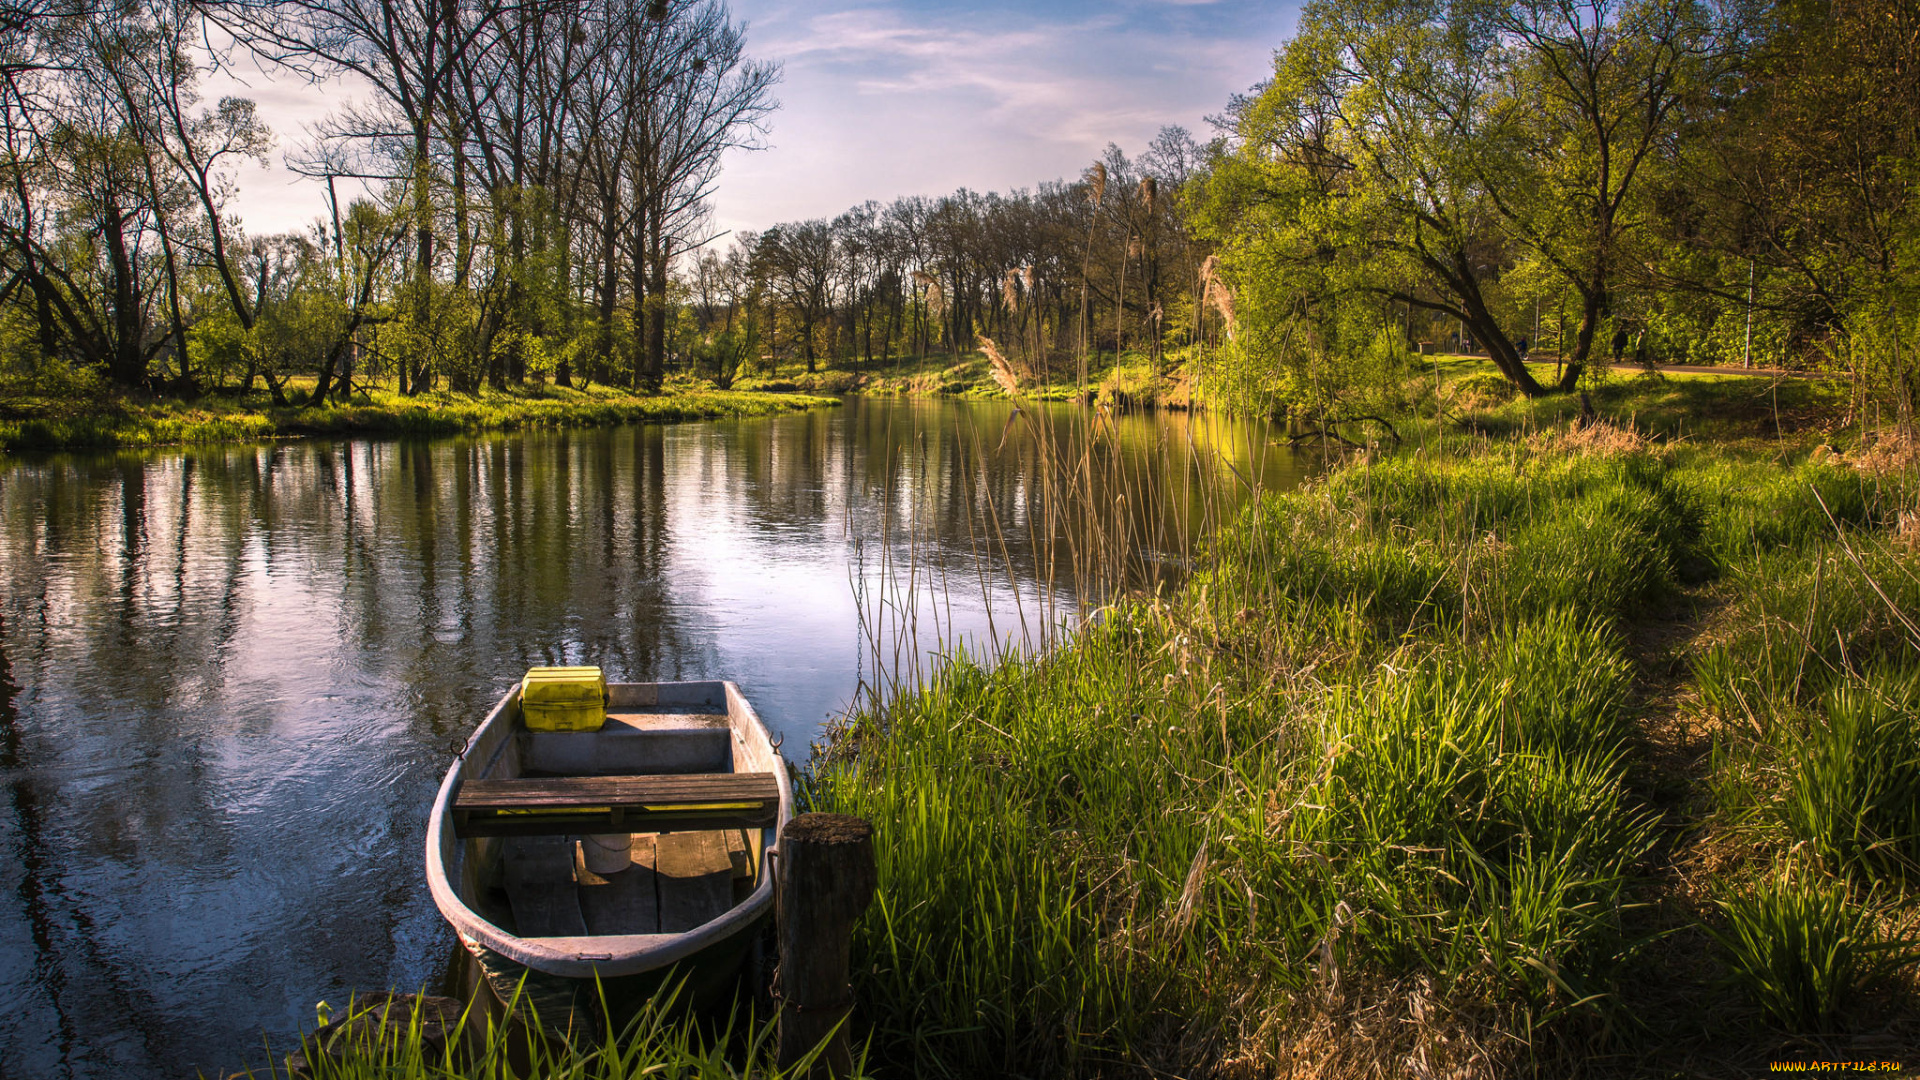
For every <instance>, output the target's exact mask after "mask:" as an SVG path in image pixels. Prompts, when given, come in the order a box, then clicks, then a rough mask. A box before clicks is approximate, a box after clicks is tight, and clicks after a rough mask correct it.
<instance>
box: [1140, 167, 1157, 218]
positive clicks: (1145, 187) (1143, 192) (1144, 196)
mask: <svg viewBox="0 0 1920 1080" xmlns="http://www.w3.org/2000/svg"><path fill="white" fill-rule="evenodd" d="M1159 194H1160V183H1159V181H1157V180H1155V179H1154V178H1153V177H1151V176H1143V177H1141V178H1140V201H1141V202H1143V203H1145V204H1146V207H1147V213H1149V214H1151V213H1153V202H1154V199H1155V198H1156V197H1158V196H1159Z"/></svg>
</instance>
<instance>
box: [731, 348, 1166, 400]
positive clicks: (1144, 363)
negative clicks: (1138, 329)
mask: <svg viewBox="0 0 1920 1080" xmlns="http://www.w3.org/2000/svg"><path fill="white" fill-rule="evenodd" d="M1166 367H1167V372H1168V373H1167V374H1166V375H1163V376H1161V377H1157V378H1156V377H1155V376H1154V375H1153V373H1152V371H1151V368H1150V362H1149V359H1148V357H1147V356H1146V355H1145V354H1144V353H1127V354H1125V355H1123V356H1121V357H1119V358H1118V360H1116V359H1115V357H1114V356H1113V354H1111V353H1103V354H1100V355H1097V356H1095V357H1093V358H1091V361H1090V363H1089V367H1088V371H1087V389H1086V390H1082V389H1081V388H1080V384H1079V373H1078V362H1077V361H1076V360H1056V361H1055V363H1054V366H1053V368H1052V369H1051V370H1049V371H1047V372H1044V373H1041V374H1034V373H1024V374H1022V375H1021V376H1020V377H1019V383H1018V388H1019V396H1020V397H1021V398H1023V399H1026V400H1029V401H1076V400H1081V399H1083V398H1085V399H1090V400H1093V401H1096V402H1103V403H1106V404H1109V405H1117V406H1123V407H1146V408H1152V407H1158V406H1162V405H1164V406H1168V407H1173V408H1186V407H1188V405H1189V404H1190V402H1189V397H1188V393H1187V390H1186V381H1185V379H1184V377H1183V375H1182V372H1181V368H1180V365H1179V364H1178V362H1177V361H1175V360H1168V361H1167V362H1166ZM735 385H736V386H737V387H740V388H741V389H749V390H768V391H800V392H803V393H832V394H856V393H857V394H887V395H895V396H904V397H961V398H1004V397H1006V396H1007V392H1006V390H1005V389H1004V388H1003V387H1002V386H1001V385H1000V384H999V383H998V382H997V381H995V379H994V376H993V364H992V362H991V361H990V360H988V358H987V354H986V353H985V352H982V351H979V350H970V351H967V352H963V353H958V354H951V355H949V354H937V355H932V356H928V357H925V358H924V359H916V358H912V357H903V358H898V359H896V360H894V361H890V362H888V363H884V364H882V363H875V364H874V365H872V366H865V365H860V364H854V365H852V366H844V365H836V366H830V367H829V366H823V367H822V368H821V369H820V370H819V371H816V372H807V371H805V370H789V368H787V367H775V368H774V369H773V370H771V371H769V372H767V373H765V374H760V375H754V376H751V377H746V378H742V379H740V380H739V381H738V382H736V383H735Z"/></svg>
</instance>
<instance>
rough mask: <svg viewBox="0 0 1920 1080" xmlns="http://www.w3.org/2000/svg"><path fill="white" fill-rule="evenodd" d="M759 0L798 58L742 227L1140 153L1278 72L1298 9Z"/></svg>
mask: <svg viewBox="0 0 1920 1080" xmlns="http://www.w3.org/2000/svg"><path fill="white" fill-rule="evenodd" d="M760 6H761V4H760V2H758V0H749V2H747V3H743V4H740V5H738V6H737V10H739V11H740V12H741V13H742V14H744V15H745V16H747V17H748V19H749V20H750V21H751V22H752V24H753V29H752V30H751V32H750V33H749V42H750V44H751V47H752V48H753V50H754V51H755V52H756V53H758V54H759V55H762V56H766V57H768V58H769V59H776V60H779V61H781V62H782V63H783V64H784V65H785V67H786V83H785V85H784V86H783V87H782V90H781V97H782V99H783V101H784V102H785V103H786V107H785V108H784V109H783V110H782V112H781V113H780V114H779V115H777V116H776V117H775V119H774V135H773V140H772V143H773V146H772V149H770V150H768V151H765V152H762V153H759V154H754V155H741V156H740V157H739V158H738V159H737V160H735V161H734V162H732V163H731V164H730V167H729V173H728V175H727V176H726V178H724V179H723V180H722V186H721V191H720V198H719V207H718V210H719V216H720V217H721V218H722V219H723V221H724V222H725V223H727V224H729V225H737V226H741V227H759V226H763V225H765V224H770V223H772V222H773V221H776V220H783V219H786V218H790V217H802V216H823V215H828V214H832V213H834V212H836V211H837V210H839V209H842V208H844V207H845V206H848V205H852V204H853V203H855V202H858V201H860V200H861V199H865V198H886V197H889V196H891V195H893V194H905V193H925V194H931V193H936V192H942V191H948V190H951V189H953V188H955V187H959V186H970V187H975V188H997V189H1002V190H1004V189H1006V188H1010V187H1016V186H1022V187H1024V186H1031V185H1032V184H1034V183H1035V182H1037V181H1041V180H1046V179H1052V178H1055V177H1062V176H1070V175H1074V174H1077V173H1078V172H1079V171H1080V169H1081V167H1083V166H1084V164H1085V163H1086V162H1088V161H1090V160H1091V159H1092V158H1093V156H1094V155H1096V154H1097V153H1099V152H1100V150H1101V148H1102V147H1104V146H1105V145H1106V144H1107V143H1108V142H1117V143H1119V144H1121V145H1122V146H1123V147H1126V148H1129V149H1131V150H1138V149H1139V148H1140V147H1142V146H1143V145H1144V144H1145V142H1146V141H1147V140H1148V139H1150V138H1151V137H1152V136H1153V134H1154V133H1155V132H1156V131H1157V130H1158V129H1159V128H1160V127H1162V126H1165V125H1168V124H1183V125H1186V126H1189V127H1197V126H1199V125H1201V124H1202V122H1203V118H1204V117H1205V116H1206V115H1208V114H1210V113H1216V112H1218V111H1220V109H1221V107H1222V106H1223V105H1224V104H1225V103H1226V100H1227V97H1228V96H1229V95H1230V94H1232V93H1235V92H1237V91H1240V90H1244V89H1245V88H1246V87H1247V86H1249V85H1251V84H1252V83H1254V82H1256V81H1258V80H1259V79H1261V78H1263V77H1264V76H1265V74H1266V71H1267V68H1268V65H1269V61H1270V57H1271V54H1272V51H1273V49H1275V48H1277V47H1278V46H1279V45H1280V44H1281V42H1282V40H1283V38H1284V36H1285V35H1286V34H1287V33H1290V32H1291V30H1292V27H1293V21H1294V12H1293V9H1292V7H1291V6H1287V7H1276V6H1272V5H1260V4H1250V3H1242V2H1237V0H1207V2H1192V0H1189V2H1182V0H1158V2H1152V3H1132V4H1126V3H1121V4H1117V5H1116V4H1103V5H1099V6H1094V5H1085V6H1078V7H1076V6H1068V7H1065V8H1061V7H1058V6H1055V7H1052V8H1049V9H1048V10H1046V11H1035V10H1033V9H1031V8H1017V9H1016V8H1008V9H992V10H986V9H980V8H968V9H955V8H952V7H940V6H937V5H931V6H930V5H927V4H924V3H922V4H917V5H915V4H885V5H875V4H859V5H849V6H845V7H840V8H835V9H828V10H821V9H818V8H814V9H812V10H809V11H804V12H797V11H795V10H794V9H792V8H791V7H784V8H783V7H778V6H774V5H772V4H768V5H767V6H766V8H765V10H764V12H762V11H759V10H756V9H758V8H760ZM823 146H833V147H836V148H838V149H839V150H841V151H843V152H842V153H835V154H831V155H824V156H823V155H819V154H817V153H816V149H817V148H819V147H823ZM833 162H840V163H856V162H857V163H858V167H857V168H848V167H845V165H844V164H843V165H842V166H841V167H835V166H834V164H833Z"/></svg>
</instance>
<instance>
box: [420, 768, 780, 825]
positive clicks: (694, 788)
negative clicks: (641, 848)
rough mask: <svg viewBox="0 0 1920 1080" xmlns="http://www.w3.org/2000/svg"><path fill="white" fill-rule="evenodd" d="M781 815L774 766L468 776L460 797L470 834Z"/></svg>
mask: <svg viewBox="0 0 1920 1080" xmlns="http://www.w3.org/2000/svg"><path fill="white" fill-rule="evenodd" d="M779 816H780V785H779V783H778V782H777V781H776V780H775V779H774V775H773V774H772V773H770V772H750V773H679V774H669V775H648V776H544V777H518V778H515V779H512V780H468V781H466V782H465V783H463V784H461V785H460V790H459V792H458V793H456V794H455V795H454V799H453V828H454V835H456V836H459V837H461V838H463V839H464V838H469V837H476V836H553V835H557V834H575V835H581V834H598V833H642V832H679V831H689V832H699V831H708V830H716V829H764V828H769V827H771V826H773V825H774V824H775V823H776V822H778V820H779Z"/></svg>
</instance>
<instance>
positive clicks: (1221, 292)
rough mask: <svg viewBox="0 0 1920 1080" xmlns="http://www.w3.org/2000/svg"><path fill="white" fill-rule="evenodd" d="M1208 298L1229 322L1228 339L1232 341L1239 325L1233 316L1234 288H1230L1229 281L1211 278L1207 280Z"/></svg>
mask: <svg viewBox="0 0 1920 1080" xmlns="http://www.w3.org/2000/svg"><path fill="white" fill-rule="evenodd" d="M1206 299H1207V301H1208V302H1209V303H1211V304H1212V305H1213V310H1215V311H1217V312H1219V313H1220V318H1221V319H1223V320H1225V322H1226V324H1227V340H1228V341H1232V340H1233V332H1234V330H1235V329H1237V328H1238V326H1239V322H1238V321H1237V320H1236V319H1235V318H1234V317H1233V290H1232V289H1230V288H1228V287H1227V283H1226V282H1224V281H1221V280H1220V279H1219V278H1217V277H1216V278H1209V279H1208V281H1207V296H1206Z"/></svg>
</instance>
